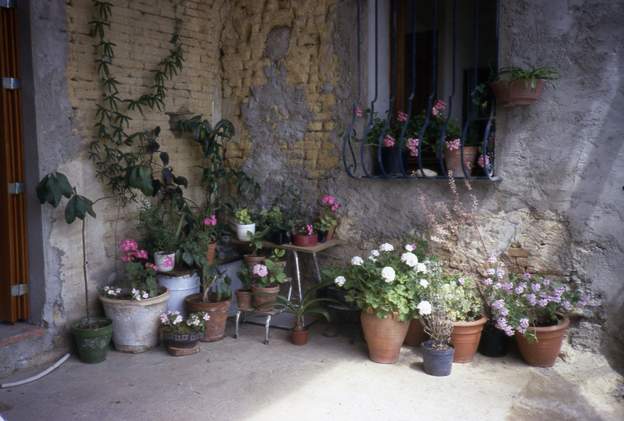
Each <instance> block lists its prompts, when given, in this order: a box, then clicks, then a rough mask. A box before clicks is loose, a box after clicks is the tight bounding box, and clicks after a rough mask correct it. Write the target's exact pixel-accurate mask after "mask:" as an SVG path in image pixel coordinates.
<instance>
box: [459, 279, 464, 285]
mask: <svg viewBox="0 0 624 421" xmlns="http://www.w3.org/2000/svg"><path fill="white" fill-rule="evenodd" d="M464 282H465V281H464V278H459V279H458V280H457V283H458V284H459V285H464Z"/></svg>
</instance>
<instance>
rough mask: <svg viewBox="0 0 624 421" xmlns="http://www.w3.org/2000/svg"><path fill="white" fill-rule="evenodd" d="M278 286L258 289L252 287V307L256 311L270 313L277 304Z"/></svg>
mask: <svg viewBox="0 0 624 421" xmlns="http://www.w3.org/2000/svg"><path fill="white" fill-rule="evenodd" d="M279 289H280V288H279V286H269V287H258V286H252V287H251V292H252V294H253V306H254V308H255V309H256V310H258V311H266V312H268V311H272V310H273V307H275V303H276V302H277V295H278V294H279Z"/></svg>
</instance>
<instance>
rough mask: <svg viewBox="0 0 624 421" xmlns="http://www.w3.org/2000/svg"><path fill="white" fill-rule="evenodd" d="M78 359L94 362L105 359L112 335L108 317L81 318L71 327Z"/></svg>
mask: <svg viewBox="0 0 624 421" xmlns="http://www.w3.org/2000/svg"><path fill="white" fill-rule="evenodd" d="M71 332H72V335H73V337H74V342H75V344H76V349H77V350H78V357H79V358H80V361H82V362H85V363H89V364H95V363H100V362H102V361H104V360H106V354H107V353H108V349H109V348H110V341H111V338H112V336H113V322H112V321H111V320H109V319H94V318H92V319H82V320H80V321H78V322H76V323H74V324H73V325H72V327H71Z"/></svg>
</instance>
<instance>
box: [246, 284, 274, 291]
mask: <svg viewBox="0 0 624 421" xmlns="http://www.w3.org/2000/svg"><path fill="white" fill-rule="evenodd" d="M254 289H257V290H264V291H268V292H274V291H276V290H277V291H278V292H279V289H280V286H279V285H276V286H272V287H271V286H269V287H259V286H255V285H252V286H251V291H252V292H253V290H254Z"/></svg>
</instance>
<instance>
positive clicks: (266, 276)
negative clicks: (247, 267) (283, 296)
mask: <svg viewBox="0 0 624 421" xmlns="http://www.w3.org/2000/svg"><path fill="white" fill-rule="evenodd" d="M251 275H252V277H253V284H254V285H255V286H258V287H262V288H267V287H273V286H277V285H280V284H283V283H284V282H286V280H287V276H286V271H285V270H284V265H283V264H281V263H280V262H276V261H273V260H271V259H267V260H266V261H265V262H264V264H261V263H259V264H256V265H254V267H253V268H252V270H251Z"/></svg>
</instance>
